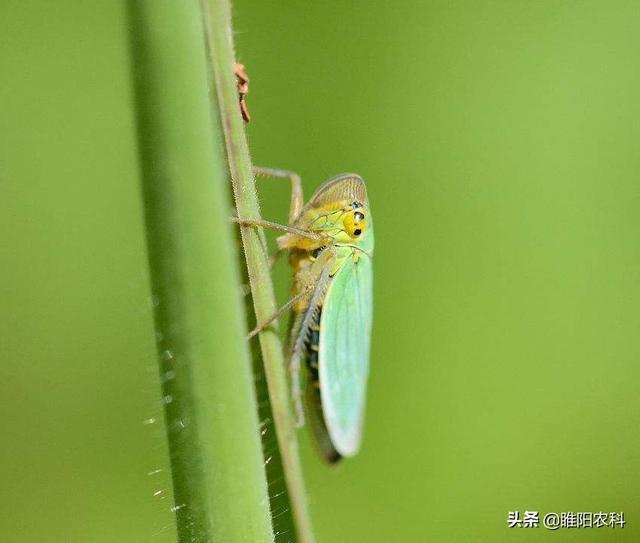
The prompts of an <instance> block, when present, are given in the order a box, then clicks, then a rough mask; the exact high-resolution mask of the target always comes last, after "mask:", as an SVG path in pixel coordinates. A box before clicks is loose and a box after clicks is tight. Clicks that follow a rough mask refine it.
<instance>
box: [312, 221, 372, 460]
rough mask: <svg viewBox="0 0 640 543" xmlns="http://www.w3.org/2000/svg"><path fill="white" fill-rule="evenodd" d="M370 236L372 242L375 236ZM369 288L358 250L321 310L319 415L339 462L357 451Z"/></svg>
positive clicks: (366, 259)
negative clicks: (343, 457) (320, 409)
mask: <svg viewBox="0 0 640 543" xmlns="http://www.w3.org/2000/svg"><path fill="white" fill-rule="evenodd" d="M370 234H371V238H372V237H373V232H371V233H370ZM371 242H373V239H371ZM356 258H357V261H356ZM372 287H373V270H372V265H371V257H370V256H369V255H368V254H365V253H363V252H360V251H357V250H356V251H354V253H353V255H350V256H348V257H346V260H345V262H344V263H343V265H342V266H341V268H340V270H339V271H338V272H337V273H336V275H335V276H334V277H333V279H332V281H331V284H330V286H329V289H328V291H327V294H326V298H325V302H324V305H323V307H322V316H321V321H320V341H319V364H318V365H319V377H320V396H321V401H322V412H323V415H324V422H325V425H326V428H327V431H328V433H329V437H330V438H331V442H332V444H333V446H334V447H335V449H336V451H337V452H338V453H339V454H340V455H341V456H353V455H354V454H356V453H357V452H358V449H359V448H360V439H361V436H362V425H363V419H364V408H365V399H366V398H365V396H366V386H367V376H368V373H369V346H370V341H371V322H372V309H373V305H372V296H373V291H372Z"/></svg>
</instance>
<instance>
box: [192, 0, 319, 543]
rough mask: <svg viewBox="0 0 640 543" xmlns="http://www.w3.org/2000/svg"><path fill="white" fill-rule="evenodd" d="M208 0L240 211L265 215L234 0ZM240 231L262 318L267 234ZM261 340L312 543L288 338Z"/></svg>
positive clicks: (293, 496)
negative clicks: (236, 69) (242, 95)
mask: <svg viewBox="0 0 640 543" xmlns="http://www.w3.org/2000/svg"><path fill="white" fill-rule="evenodd" d="M202 2H203V8H204V9H203V11H204V13H205V20H206V23H207V24H206V29H207V37H208V40H209V49H210V55H211V61H212V66H213V72H214V77H215V87H216V92H217V95H218V103H219V106H220V116H221V118H222V125H223V127H224V134H225V141H226V145H227V158H228V161H229V167H230V169H231V179H232V185H233V194H234V197H235V202H236V208H237V212H238V216H239V217H245V218H249V219H259V218H260V209H259V204H258V197H257V194H256V189H255V179H254V175H253V168H252V164H251V158H250V156H249V148H248V146H247V141H246V137H245V132H244V124H243V120H242V117H241V115H240V111H239V107H238V94H237V89H236V84H235V78H234V74H233V63H234V59H235V55H234V51H233V38H232V32H231V15H230V7H229V2H228V0H202ZM240 232H241V236H242V243H243V247H244V253H245V258H246V262H247V270H248V274H249V282H250V285H251V293H252V297H253V304H254V309H255V313H256V318H257V321H258V322H262V321H265V320H267V319H268V318H269V317H270V316H271V315H273V313H274V312H275V311H276V302H275V295H274V291H273V284H272V282H271V274H270V270H269V264H268V256H267V252H266V245H265V242H264V235H263V233H262V232H260V231H258V230H257V229H256V228H253V227H244V226H241V227H240ZM259 340H260V347H261V350H262V359H263V363H264V369H265V374H266V378H267V385H268V388H269V397H270V401H271V409H272V412H273V416H274V419H275V427H276V433H277V438H278V445H279V449H280V455H281V457H282V465H283V469H284V475H285V479H286V482H287V489H288V492H289V497H290V500H291V506H292V508H293V515H294V519H295V524H296V533H297V536H298V540H299V541H300V543H312V542H313V541H314V537H313V532H312V530H311V520H310V517H309V511H308V506H307V495H306V491H305V488H304V478H303V475H302V467H301V464H300V456H299V451H298V442H297V437H296V429H295V425H294V420H293V417H292V412H291V406H290V395H289V385H288V381H287V372H286V368H287V367H288V365H287V364H286V363H285V361H284V356H283V350H282V344H281V342H280V338H279V337H278V334H277V331H276V330H275V327H270V328H267V329H265V330H264V331H263V332H261V333H260V334H259Z"/></svg>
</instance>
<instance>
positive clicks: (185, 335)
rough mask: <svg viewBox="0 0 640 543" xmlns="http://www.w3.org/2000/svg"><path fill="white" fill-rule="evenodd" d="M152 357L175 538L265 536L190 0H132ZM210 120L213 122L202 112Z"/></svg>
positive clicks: (222, 204)
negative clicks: (154, 339) (159, 388)
mask: <svg viewBox="0 0 640 543" xmlns="http://www.w3.org/2000/svg"><path fill="white" fill-rule="evenodd" d="M130 15H131V28H132V47H133V54H134V55H133V56H134V76H135V82H136V91H137V94H136V98H137V102H136V106H137V112H138V132H139V146H140V157H141V168H142V177H143V189H144V190H143V193H144V203H145V212H146V221H147V235H148V247H149V263H150V269H151V281H152V289H153V299H154V305H155V306H156V307H155V322H156V329H157V334H158V349H159V364H160V372H161V380H162V382H163V397H164V401H165V416H166V425H167V434H168V442H169V452H170V459H171V469H172V475H173V485H174V489H173V490H174V497H175V507H174V510H175V512H176V523H177V529H178V538H179V541H181V542H184V543H186V542H189V543H192V542H213V541H216V542H217V541H224V542H225V543H236V542H237V543H241V542H242V543H244V542H247V541H251V542H252V543H253V542H264V543H266V542H271V541H272V540H273V534H272V528H271V520H270V512H269V501H268V496H267V484H266V479H265V470H264V465H263V457H262V451H261V446H260V440H259V431H258V417H257V406H256V401H255V393H254V388H253V377H252V372H251V365H250V358H249V353H248V345H247V342H246V339H245V336H246V324H245V319H244V311H243V304H242V300H241V296H240V287H239V270H238V269H237V267H238V266H237V258H236V255H235V249H234V248H235V245H234V242H233V231H232V227H231V225H230V224H229V220H228V214H229V212H228V198H229V195H228V193H227V191H228V189H227V179H228V166H227V164H226V159H225V156H224V147H223V134H222V126H221V122H220V119H219V117H218V112H217V108H213V109H212V107H211V102H210V96H209V95H208V91H207V89H208V65H207V58H206V48H205V37H204V31H203V28H204V25H203V19H202V9H201V5H200V3H199V2H198V0H181V1H179V2H176V1H175V0H131V2H130ZM212 121H213V122H212Z"/></svg>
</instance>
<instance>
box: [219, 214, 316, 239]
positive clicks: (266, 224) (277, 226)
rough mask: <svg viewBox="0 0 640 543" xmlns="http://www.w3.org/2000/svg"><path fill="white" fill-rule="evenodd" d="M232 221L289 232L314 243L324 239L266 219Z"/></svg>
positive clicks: (233, 219) (234, 219)
mask: <svg viewBox="0 0 640 543" xmlns="http://www.w3.org/2000/svg"><path fill="white" fill-rule="evenodd" d="M231 220H232V221H233V222H235V223H238V224H239V225H241V226H261V227H262V228H273V229H274V230H281V231H282V232H287V233H288V234H293V235H295V236H301V237H303V238H309V239H312V240H314V241H321V240H323V239H324V238H323V237H322V236H321V235H320V234H314V233H313V232H309V231H307V230H302V229H301V228H296V227H295V226H285V225H284V224H279V223H277V222H271V221H265V220H264V219H242V218H240V217H231Z"/></svg>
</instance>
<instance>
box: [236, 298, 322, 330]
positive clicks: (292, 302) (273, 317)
mask: <svg viewBox="0 0 640 543" xmlns="http://www.w3.org/2000/svg"><path fill="white" fill-rule="evenodd" d="M310 291H311V288H310V287H309V288H307V289H306V290H303V291H302V292H300V293H299V294H296V295H295V296H294V297H293V298H291V300H289V301H288V302H287V303H286V304H284V305H283V306H282V307H281V308H280V309H278V310H277V311H276V312H275V313H274V314H273V315H271V316H270V317H269V318H268V319H267V320H265V321H264V322H261V323H260V324H258V326H256V327H255V328H254V329H253V330H251V332H249V334H248V335H247V339H251V338H252V337H253V336H255V335H256V334H259V333H260V332H262V331H263V330H264V329H265V328H266V327H267V326H269V325H270V324H271V323H272V322H273V321H274V320H276V319H277V318H278V317H279V316H280V315H282V314H283V313H284V312H285V311H288V310H289V309H291V307H292V306H293V305H295V304H296V303H297V302H299V301H300V300H302V298H304V297H305V296H306V295H307V294H309V292H310Z"/></svg>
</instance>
